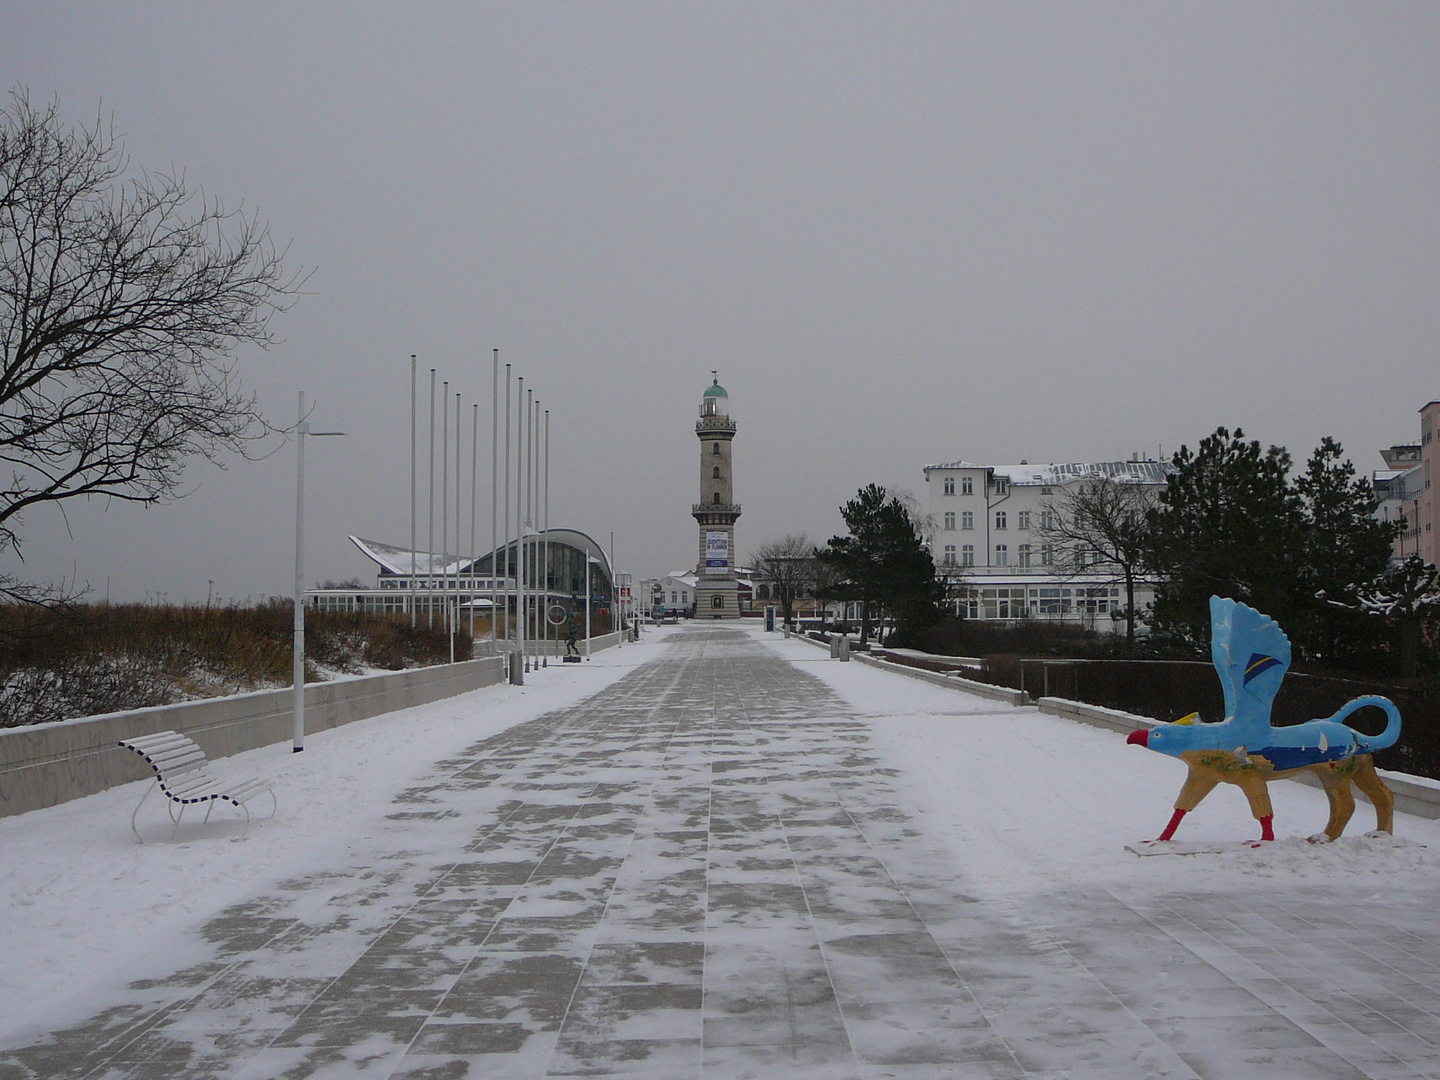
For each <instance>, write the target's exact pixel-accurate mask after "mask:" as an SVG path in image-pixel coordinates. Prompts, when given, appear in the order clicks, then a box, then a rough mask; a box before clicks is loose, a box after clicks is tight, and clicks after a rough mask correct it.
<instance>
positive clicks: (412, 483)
mask: <svg viewBox="0 0 1440 1080" xmlns="http://www.w3.org/2000/svg"><path fill="white" fill-rule="evenodd" d="M417 362H418V361H417V360H416V357H415V354H414V353H411V354H410V629H411V630H414V629H415V571H416V566H415V457H416V454H415V365H416V363H417Z"/></svg>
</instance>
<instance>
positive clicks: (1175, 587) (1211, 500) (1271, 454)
mask: <svg viewBox="0 0 1440 1080" xmlns="http://www.w3.org/2000/svg"><path fill="white" fill-rule="evenodd" d="M1172 464H1173V465H1174V468H1175V471H1174V472H1173V473H1172V474H1171V475H1170V477H1169V480H1168V482H1167V484H1166V488H1165V491H1164V492H1162V493H1161V495H1160V506H1159V507H1158V508H1157V509H1156V510H1154V511H1152V512H1151V514H1150V521H1149V523H1150V531H1151V536H1152V555H1151V558H1152V561H1153V564H1154V566H1155V569H1156V570H1157V571H1158V574H1159V578H1160V580H1159V582H1158V583H1157V587H1156V592H1155V621H1154V626H1155V633H1156V635H1157V636H1158V637H1160V638H1161V639H1169V640H1170V641H1172V642H1175V643H1177V644H1185V645H1188V646H1191V647H1193V648H1195V649H1197V651H1198V650H1199V649H1201V648H1203V647H1204V646H1205V645H1206V643H1208V642H1209V640H1210V597H1211V596H1212V595H1219V596H1229V597H1233V598H1235V599H1237V600H1242V601H1244V602H1245V603H1247V604H1249V605H1251V606H1252V607H1254V608H1256V609H1258V610H1260V611H1263V612H1265V613H1266V614H1267V615H1270V616H1271V617H1272V618H1274V619H1275V620H1276V621H1277V622H1279V623H1280V625H1281V626H1287V625H1291V624H1292V623H1293V622H1294V615H1295V614H1296V612H1297V610H1298V609H1300V608H1302V607H1303V606H1304V603H1303V600H1302V596H1301V591H1302V590H1301V579H1302V576H1303V575H1302V573H1301V560H1302V557H1303V554H1302V553H1303V550H1304V537H1305V526H1306V521H1305V511H1304V506H1303V504H1302V502H1301V499H1300V496H1299V494H1298V493H1297V492H1296V490H1295V488H1294V487H1293V485H1292V484H1291V483H1290V479H1289V475H1288V474H1289V471H1290V465H1291V458H1290V454H1289V452H1288V451H1286V450H1285V449H1284V448H1283V447H1278V446H1272V447H1270V448H1269V449H1268V450H1264V449H1262V448H1261V446H1260V443H1259V442H1257V441H1254V440H1251V441H1249V442H1246V441H1245V433H1244V432H1243V431H1241V430H1240V429H1239V428H1236V429H1235V433H1234V435H1231V433H1230V432H1229V430H1227V429H1226V428H1223V427H1221V428H1216V430H1215V433H1214V434H1213V435H1210V436H1208V437H1207V438H1205V439H1203V440H1202V441H1201V443H1200V446H1199V448H1198V449H1197V450H1196V451H1195V452H1194V453H1191V451H1190V449H1189V447H1186V446H1182V447H1181V448H1180V450H1179V452H1178V453H1176V454H1175V456H1174V457H1173V459H1172Z"/></svg>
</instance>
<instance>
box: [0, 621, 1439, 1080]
mask: <svg viewBox="0 0 1440 1080" xmlns="http://www.w3.org/2000/svg"><path fill="white" fill-rule="evenodd" d="M285 750H286V748H284V747H279V748H276V747H270V748H266V749H264V750H259V751H255V752H253V753H251V754H246V755H242V756H241V757H240V758H234V759H226V760H225V761H224V762H222V763H220V765H221V766H223V767H224V768H225V769H231V768H233V769H234V771H235V772H236V773H242V772H249V771H259V772H261V773H263V774H265V775H267V776H269V777H271V778H272V779H274V780H275V781H276V786H277V789H278V790H279V793H280V814H279V816H278V818H277V819H276V820H275V821H273V822H261V823H257V825H256V826H254V827H253V828H252V829H251V831H250V833H249V835H248V836H246V837H245V838H243V839H242V838H240V836H239V830H238V827H235V826H232V825H230V824H228V823H220V824H215V823H214V822H212V823H211V825H209V826H207V827H204V828H201V827H199V826H198V825H197V826H195V827H193V828H191V827H190V826H189V824H188V822H187V826H186V828H185V829H184V830H182V832H181V839H180V842H178V843H175V844H168V843H163V842H156V843H151V844H147V845H145V846H143V847H141V846H138V845H136V844H135V843H134V841H133V838H132V837H131V835H130V832H129V825H128V818H129V811H130V808H131V807H132V806H133V804H134V802H135V801H136V800H138V798H139V796H140V792H141V790H142V788H141V787H140V786H138V785H131V786H129V787H127V788H124V789H116V790H112V791H109V792H105V793H102V794H100V795H96V796H91V797H89V798H86V799H80V800H77V801H75V802H72V803H67V804H64V805H62V806H57V807H53V808H50V809H47V810H42V811H37V812H34V813H31V814H25V815H21V816H19V817H15V818H10V819H5V820H0V902H3V903H4V905H5V913H6V931H7V934H6V957H5V963H4V966H3V968H0V1080H9V1078H11V1077H47V1078H52V1077H95V1078H101V1077H105V1078H117V1080H118V1078H121V1077H126V1078H137V1080H138V1078H158V1077H187V1078H191V1077H194V1078H205V1077H217V1078H218V1077H246V1078H257V1080H258V1078H271V1077H297V1078H298V1077H310V1076H314V1077H356V1076H363V1077H371V1076H373V1077H416V1078H418V1077H434V1078H442V1077H443V1078H453V1080H458V1078H461V1077H486V1078H491V1077H493V1078H497V1080H498V1078H506V1077H541V1076H569V1075H584V1076H613V1075H619V1074H626V1075H636V1076H645V1077H696V1078H699V1077H725V1078H729V1077H780V1078H786V1080H788V1078H791V1077H809V1076H816V1077H894V1078H897V1080H906V1078H912V1077H913V1078H920V1077H927V1078H928V1077H982V1078H990V1080H993V1078H1001V1077H1005V1078H1008V1077H1028V1076H1042V1077H1056V1078H1058V1077H1076V1078H1081V1077H1095V1078H1099V1077H1107V1078H1109V1077H1160V1076H1165V1077H1196V1076H1200V1077H1207V1078H1210V1077H1213V1078H1216V1080H1246V1078H1250V1077H1265V1078H1273V1077H1304V1078H1307V1080H1311V1078H1315V1080H1327V1078H1341V1077H1347V1078H1348V1077H1397V1078H1399V1077H1440V920H1437V919H1436V910H1437V909H1436V897H1437V896H1440V823H1437V822H1428V821H1422V820H1419V819H1416V818H1412V817H1408V816H1405V815H1398V816H1397V822H1396V832H1397V838H1396V840H1395V841H1393V842H1392V841H1389V840H1388V839H1374V840H1372V839H1366V838H1364V837H1363V836H1361V834H1362V833H1363V831H1364V830H1365V829H1367V828H1369V827H1371V825H1372V824H1373V821H1372V817H1371V815H1372V812H1371V810H1370V808H1369V807H1368V806H1367V805H1363V804H1362V805H1361V806H1360V807H1359V809H1358V810H1357V813H1356V817H1355V820H1354V822H1352V825H1351V831H1352V832H1353V833H1354V834H1355V835H1354V836H1353V837H1347V838H1346V839H1344V840H1342V841H1341V842H1340V843H1338V844H1335V845H1331V846H1328V847H1320V848H1317V847H1311V846H1310V845H1308V844H1306V843H1305V842H1304V840H1303V839H1301V838H1303V837H1304V836H1306V835H1308V834H1309V833H1311V832H1314V831H1316V829H1317V828H1318V827H1319V826H1320V825H1321V824H1323V822H1324V819H1325V809H1324V806H1325V803H1324V797H1323V795H1322V794H1321V793H1320V792H1318V791H1314V790H1311V789H1309V788H1305V787H1301V786H1300V785H1298V784H1285V783H1280V784H1276V785H1274V787H1273V788H1272V796H1273V798H1274V802H1275V806H1276V831H1277V835H1278V836H1280V837H1281V839H1280V840H1279V841H1278V842H1277V843H1275V844H1273V845H1268V846H1267V847H1266V848H1265V849H1263V850H1261V851H1251V850H1249V849H1243V850H1235V851H1229V852H1226V853H1224V854H1219V855H1205V856H1191V857H1173V856H1169V857H1156V858H1146V859H1140V858H1136V857H1135V856H1133V855H1130V854H1128V853H1126V852H1125V851H1124V849H1123V845H1124V844H1125V843H1126V842H1127V841H1130V840H1134V839H1138V838H1141V837H1144V836H1150V835H1154V833H1155V832H1156V831H1157V830H1158V828H1159V827H1160V825H1161V824H1162V823H1163V821H1164V820H1165V818H1167V817H1168V809H1169V805H1170V803H1171V801H1172V800H1173V798H1174V795H1175V792H1176V790H1178V786H1179V783H1180V780H1181V775H1182V773H1183V766H1181V765H1179V764H1178V763H1176V762H1173V761H1170V760H1168V759H1164V758H1161V757H1160V756H1159V755H1155V754H1146V753H1144V752H1143V751H1141V750H1139V749H1137V748H1135V747H1126V746H1125V745H1124V740H1123V738H1122V737H1121V736H1118V735H1115V734H1113V733H1110V732H1104V731H1097V730H1095V729H1092V728H1086V727H1082V726H1080V725H1076V724H1072V723H1070V722H1067V721H1064V720H1060V719H1058V718H1054V717H1046V716H1040V715H1038V714H1037V713H1036V712H1035V711H1034V710H1033V709H1011V708H1008V707H1005V706H999V705H996V704H995V703H993V702H989V701H985V700H982V699H978V698H973V697H969V696H967V695H965V694H963V693H959V692H957V691H955V690H952V689H949V688H943V687H936V686H931V685H929V684H926V683H920V682H916V681H913V680H910V679H906V678H903V677H901V676H897V675H895V674H892V673H889V672H884V671H877V670H874V669H872V668H868V667H863V666H861V665H858V664H839V663H836V662H833V661H830V660H828V659H827V658H826V657H825V654H824V653H822V652H820V651H819V650H816V649H813V648H812V647H810V646H808V645H805V644H803V643H800V642H798V641H791V642H785V641H780V640H777V639H775V638H774V637H767V636H766V635H764V634H762V633H760V632H758V631H757V630H754V629H736V628H735V627H733V626H723V627H721V626H714V627H710V626H704V625H696V626H692V627H687V628H683V629H678V630H675V631H668V632H662V633H659V634H656V635H652V636H651V638H650V639H649V641H648V643H646V644H642V645H638V646H627V647H625V648H624V649H620V650H610V651H609V652H607V653H605V654H603V655H602V656H597V657H596V658H595V660H594V661H593V662H592V663H590V664H586V665H581V666H580V668H579V669H578V670H576V669H575V668H574V667H571V668H557V667H551V668H549V669H547V670H545V671H542V672H538V673H536V674H535V676H534V677H533V678H532V682H531V684H530V685H529V686H527V687H525V688H524V690H523V691H522V690H515V689H511V688H507V687H492V688H489V689H486V690H482V691H477V692H475V693H473V694H469V695H466V696H464V697H461V698H455V699H451V700H449V701H445V702H439V703H436V704H434V705H430V706H425V707H423V708H421V709H415V710H410V711H409V712H408V713H405V714H396V715H392V716H387V717H377V718H375V719H373V720H368V721H362V722H359V723H357V724H353V725H350V726H347V727H344V728H340V729H337V730H335V731H332V732H326V733H324V734H323V735H321V736H317V737H316V738H315V739H314V740H312V741H310V742H309V744H308V749H307V751H306V753H305V754H303V755H294V756H290V755H288V754H286V753H285ZM144 820H145V819H144V817H143V815H142V829H143V827H144V826H143V822H144ZM161 821H163V818H160V819H158V820H157V819H151V820H150V826H151V834H152V835H154V836H155V837H156V839H157V840H160V839H162V838H163V836H164V835H166V834H167V833H168V825H166V826H165V827H164V828H163V829H162V828H161V827H160V822H161ZM1254 831H1255V825H1254V822H1253V821H1252V820H1251V819H1250V817H1249V814H1248V812H1247V811H1246V810H1245V807H1244V803H1243V799H1242V798H1241V797H1240V796H1239V795H1238V793H1234V792H1226V791H1219V792H1216V793H1215V794H1214V795H1212V796H1211V798H1210V799H1209V800H1207V801H1206V802H1205V803H1204V804H1202V805H1201V807H1200V808H1199V809H1198V810H1197V811H1196V812H1195V813H1194V814H1192V815H1191V817H1189V818H1187V819H1186V822H1185V825H1184V826H1183V831H1182V836H1183V838H1185V839H1190V840H1203V839H1211V838H1214V839H1221V838H1224V839H1234V838H1237V837H1248V836H1250V835H1252V833H1253V832H1254Z"/></svg>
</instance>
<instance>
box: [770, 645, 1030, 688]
mask: <svg viewBox="0 0 1440 1080" xmlns="http://www.w3.org/2000/svg"><path fill="white" fill-rule="evenodd" d="M794 637H795V638H796V639H797V640H799V641H806V642H809V643H810V644H811V645H815V646H817V647H819V648H821V649H828V648H829V647H830V646H829V645H828V644H827V643H826V642H823V641H816V640H815V639H814V638H812V637H810V636H809V635H807V634H796V635H794ZM850 659H851V660H853V661H856V662H857V663H861V664H869V665H870V666H871V667H877V668H880V669H881V670H883V671H893V672H895V674H897V675H904V676H906V677H907V678H911V679H919V680H920V681H921V682H928V683H934V684H935V685H936V686H948V687H949V688H950V689H952V690H963V691H964V692H965V693H967V694H975V695H977V696H978V697H983V698H989V699H990V700H992V701H1003V702H1004V703H1005V704H1006V705H1028V704H1030V695H1029V694H1027V693H1026V692H1025V691H1024V690H1014V689H1012V688H1010V687H1008V686H995V685H994V684H993V683H985V682H976V681H975V680H974V679H962V678H961V677H960V676H958V675H942V674H940V673H939V672H938V671H926V670H925V669H924V668H917V667H911V666H909V665H908V664H897V663H894V662H893V661H890V660H880V659H877V658H876V657H873V656H870V655H868V654H866V653H862V652H852V653H851V654H850Z"/></svg>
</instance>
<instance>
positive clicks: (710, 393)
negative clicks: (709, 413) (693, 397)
mask: <svg viewBox="0 0 1440 1080" xmlns="http://www.w3.org/2000/svg"><path fill="white" fill-rule="evenodd" d="M703 396H704V397H723V398H728V397H729V396H730V395H729V394H727V393H726V392H725V388H724V387H723V386H721V385H720V380H719V379H716V380H715V382H714V384H713V385H711V386H707V387H706V388H705V393H704V395H703Z"/></svg>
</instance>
